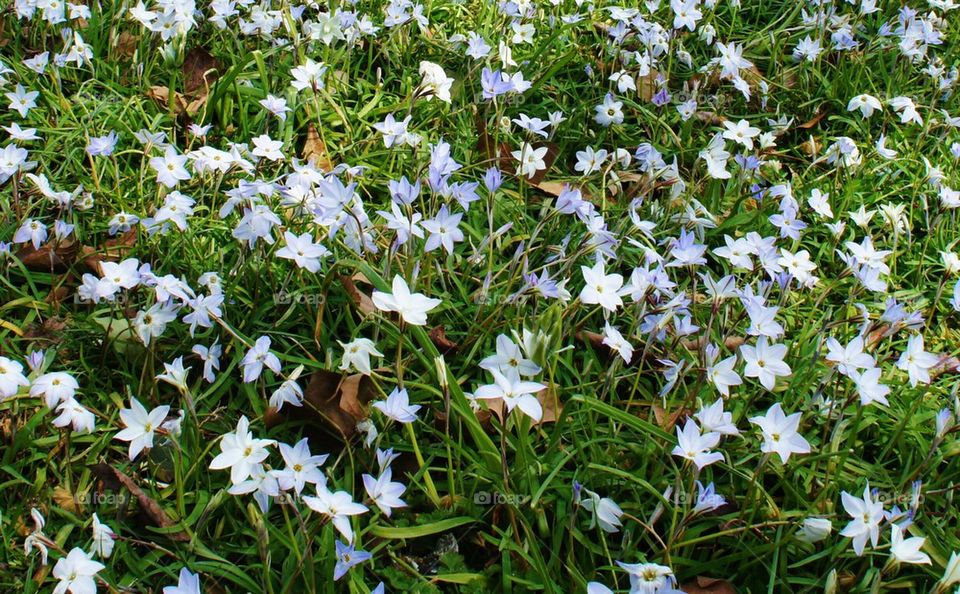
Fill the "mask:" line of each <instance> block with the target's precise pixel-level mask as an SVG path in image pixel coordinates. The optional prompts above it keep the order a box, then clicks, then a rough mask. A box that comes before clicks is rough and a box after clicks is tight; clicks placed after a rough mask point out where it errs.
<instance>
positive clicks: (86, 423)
mask: <svg viewBox="0 0 960 594" xmlns="http://www.w3.org/2000/svg"><path fill="white" fill-rule="evenodd" d="M57 412H59V413H60V416H58V417H57V418H56V419H54V420H53V425H54V426H55V427H66V426H68V425H69V426H71V427H72V428H73V430H74V432H76V433H93V429H94V425H95V423H96V417H94V416H93V413H92V412H90V411H89V410H88V409H87V408H86V407H85V406H83V405H82V404H80V403H79V402H77V401H76V400H75V399H73V398H68V399H66V400H64V401H63V402H61V403H60V405H59V406H57Z"/></svg>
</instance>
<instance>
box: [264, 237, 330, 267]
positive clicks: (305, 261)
mask: <svg viewBox="0 0 960 594" xmlns="http://www.w3.org/2000/svg"><path fill="white" fill-rule="evenodd" d="M283 238H284V241H285V242H286V245H285V246H283V247H282V248H280V249H279V250H277V257H278V258H284V259H287V260H293V261H294V263H296V265H297V266H298V267H299V268H304V269H306V270H307V271H308V272H317V271H318V270H320V259H321V258H325V257H326V256H327V255H329V254H330V251H329V250H328V249H327V248H325V247H324V246H323V245H321V244H319V243H314V241H313V238H312V237H311V234H310V233H309V232H308V233H304V234H302V235H295V234H293V233H291V232H290V231H284V232H283Z"/></svg>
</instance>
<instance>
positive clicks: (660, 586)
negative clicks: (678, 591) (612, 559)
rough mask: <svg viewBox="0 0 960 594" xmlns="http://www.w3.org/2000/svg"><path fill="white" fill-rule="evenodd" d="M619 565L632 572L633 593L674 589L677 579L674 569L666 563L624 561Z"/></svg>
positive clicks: (650, 593)
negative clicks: (674, 575)
mask: <svg viewBox="0 0 960 594" xmlns="http://www.w3.org/2000/svg"><path fill="white" fill-rule="evenodd" d="M617 565H619V566H620V567H622V568H623V569H625V570H626V571H627V573H629V574H630V592H631V594H658V593H660V592H663V593H664V594H666V593H667V592H672V591H673V586H674V585H676V579H675V578H674V577H673V570H672V569H670V568H669V567H667V566H665V565H657V564H656V563H632V564H631V563H623V562H620V561H617Z"/></svg>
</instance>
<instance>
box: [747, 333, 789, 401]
mask: <svg viewBox="0 0 960 594" xmlns="http://www.w3.org/2000/svg"><path fill="white" fill-rule="evenodd" d="M740 354H741V355H743V360H744V361H746V363H747V365H746V367H745V368H744V370H743V375H745V376H747V377H755V378H757V379H759V380H760V383H761V384H762V385H763V387H764V388H766V389H768V390H773V387H774V386H775V385H776V383H777V377H780V376H788V375H790V373H791V371H790V366H789V365H787V364H786V363H784V362H783V358H784V356H785V355H786V354H787V347H786V346H785V345H782V344H772V345H771V344H767V337H766V336H761V337H760V338H758V339H757V346H755V347H753V346H750V345H746V344H745V345H743V346H741V347H740Z"/></svg>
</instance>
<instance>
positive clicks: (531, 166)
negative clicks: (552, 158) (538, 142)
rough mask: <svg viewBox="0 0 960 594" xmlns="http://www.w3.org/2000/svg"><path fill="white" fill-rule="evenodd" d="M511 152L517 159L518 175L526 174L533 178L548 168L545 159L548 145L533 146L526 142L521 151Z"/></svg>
mask: <svg viewBox="0 0 960 594" xmlns="http://www.w3.org/2000/svg"><path fill="white" fill-rule="evenodd" d="M510 154H511V155H513V158H514V159H516V160H517V163H518V166H517V175H525V176H527V177H528V178H533V177H534V176H536V175H537V172H538V171H541V170H543V169H546V168H547V164H546V162H545V161H544V157H546V156H547V147H545V146H541V147H539V148H533V147H532V146H531V145H530V144H528V143H526V142H525V143H523V145H522V146H521V147H520V150H519V151H512V152H511V153H510Z"/></svg>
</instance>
